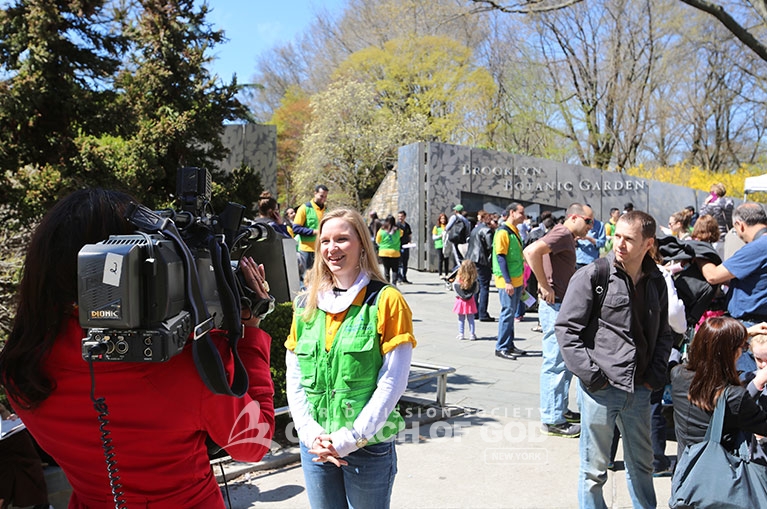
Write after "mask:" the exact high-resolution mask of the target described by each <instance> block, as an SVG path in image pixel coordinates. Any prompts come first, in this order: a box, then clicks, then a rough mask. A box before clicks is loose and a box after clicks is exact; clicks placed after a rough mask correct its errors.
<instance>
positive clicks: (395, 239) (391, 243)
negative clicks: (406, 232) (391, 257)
mask: <svg viewBox="0 0 767 509" xmlns="http://www.w3.org/2000/svg"><path fill="white" fill-rule="evenodd" d="M378 232H379V235H380V238H381V242H380V244H378V249H379V251H383V250H385V249H389V250H392V251H397V252H399V250H400V247H401V245H400V244H401V243H402V242H401V239H402V237H401V235H402V234H399V235H393V234H391V233H389V232H387V231H386V230H384V229H383V228H381V229H380V230H378ZM392 232H397V229H396V228H395V229H394V230H392Z"/></svg>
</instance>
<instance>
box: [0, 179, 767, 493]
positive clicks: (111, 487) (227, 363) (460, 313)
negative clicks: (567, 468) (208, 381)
mask: <svg viewBox="0 0 767 509" xmlns="http://www.w3.org/2000/svg"><path fill="white" fill-rule="evenodd" d="M725 195H726V192H725V189H724V186H722V185H721V184H715V185H713V186H712V187H711V194H710V196H709V197H708V198H707V199H706V203H705V204H704V206H703V207H702V208H701V210H700V211H698V213H695V210H694V208H692V207H688V208H685V209H682V210H680V211H679V212H676V213H674V214H671V216H670V217H669V218H668V223H667V226H664V227H660V228H659V227H658V225H657V223H656V220H655V218H653V217H652V216H651V215H649V214H647V213H646V212H644V211H641V210H635V209H634V206H633V204H631V203H627V204H625V206H624V208H623V210H619V209H618V208H613V209H611V210H610V213H609V218H608V219H607V220H606V221H604V222H603V221H600V220H599V219H597V218H595V217H594V210H593V209H592V208H591V207H590V206H589V205H588V204H584V203H572V204H570V206H569V207H568V208H567V209H566V210H565V211H564V215H562V216H561V217H555V216H553V215H552V214H551V212H543V213H542V214H541V215H540V217H538V218H536V220H535V221H533V220H532V218H530V217H528V215H527V214H526V211H525V206H524V205H523V204H522V203H519V202H511V203H509V204H508V206H506V207H505V208H504V209H503V211H502V212H499V213H491V212H488V211H485V210H479V211H477V212H476V215H475V217H476V221H475V222H474V224H472V222H473V221H471V220H470V218H469V215H468V213H467V212H468V211H467V210H466V208H465V207H464V205H463V204H460V203H459V204H456V205H455V206H454V207H453V208H452V213H451V214H447V213H441V214H439V216H438V218H437V219H436V222H435V224H434V225H433V227H432V228H431V233H432V238H431V241H432V246H433V249H434V250H435V251H436V255H437V257H436V258H437V259H438V260H439V263H438V270H437V273H438V276H440V277H441V278H443V279H445V280H446V281H447V282H448V288H450V290H452V291H453V292H454V293H455V300H454V303H453V308H452V310H453V312H454V313H455V314H456V315H457V318H458V321H457V325H458V334H457V339H458V340H459V341H462V340H469V341H470V340H475V339H476V338H477V336H476V329H475V326H476V321H481V322H497V340H496V342H495V345H494V351H495V356H496V357H497V358H498V359H500V361H499V362H503V361H516V360H519V359H521V358H527V357H529V356H530V352H528V351H525V350H522V349H520V348H518V347H517V346H516V344H515V323H517V322H519V321H520V320H522V319H523V317H524V315H525V312H526V311H531V310H535V311H537V315H538V319H539V327H540V328H539V329H538V330H539V331H540V332H541V333H542V351H541V357H542V363H541V368H540V420H541V431H542V433H544V434H547V435H550V436H556V437H564V438H578V439H579V444H580V445H579V447H580V459H579V462H580V467H579V486H578V501H579V504H580V506H581V507H585V508H591V507H604V497H603V494H602V490H603V487H604V484H605V481H606V479H607V470H608V469H609V468H611V465H612V464H613V462H614V457H615V450H616V446H617V445H616V444H617V441H618V440H619V439H620V440H622V441H623V449H624V458H625V463H626V468H627V473H628V475H627V481H628V484H629V493H630V496H631V498H632V503H633V504H634V506H635V507H655V506H656V505H657V500H656V496H655V492H654V488H653V482H652V479H653V477H654V476H659V475H672V474H673V471H674V465H675V464H676V459H675V458H668V457H666V455H665V433H666V425H667V424H666V421H665V418H664V413H663V408H664V402H663V397H664V390H665V392H668V388H669V387H671V395H672V400H673V407H674V426H675V430H676V440H677V443H678V451H679V452H678V454H679V455H680V456H681V455H682V454H683V453H684V450H685V448H686V447H688V446H691V445H692V444H695V443H698V442H700V441H702V440H703V439H704V437H705V431H706V429H707V427H708V423H709V420H710V418H711V415H712V412H713V409H714V408H715V406H716V402H717V400H718V398H720V397H725V398H726V401H727V408H728V411H727V413H726V414H725V419H724V430H725V439H724V440H723V443H725V444H729V445H730V446H732V447H734V444H735V443H736V442H737V441H739V440H743V439H744V438H743V437H744V436H746V437H753V440H754V443H756V444H757V446H756V447H755V449H756V450H760V447H761V442H760V440H759V439H760V437H762V436H764V435H767V406H765V405H767V389H765V386H766V385H767V235H765V233H767V215H766V213H765V210H764V208H763V207H762V206H760V205H758V204H755V203H743V204H741V205H739V206H738V207H737V208H736V207H734V204H733V202H732V200H730V199H728V198H726V196H725ZM327 196H328V188H327V187H326V186H324V185H318V186H316V187H315V189H314V196H313V197H312V199H311V200H309V201H307V202H306V203H303V204H301V205H300V206H298V207H297V208H295V209H294V208H292V207H291V208H288V209H287V210H286V212H285V215H283V214H281V212H280V207H279V204H278V203H277V200H276V199H275V198H274V197H273V196H271V195H270V194H269V193H264V194H262V195H261V197H260V199H259V202H258V204H257V209H258V216H259V217H258V219H257V220H258V221H263V222H266V223H267V224H269V225H270V226H271V227H272V228H274V230H275V231H276V232H277V233H278V234H279V235H281V236H283V237H285V238H295V239H296V249H297V258H298V260H299V267H300V277H301V282H302V284H301V286H302V291H301V292H300V293H299V295H298V296H297V297H296V299H295V301H294V314H293V321H292V324H291V328H290V333H289V335H288V338H287V340H286V341H285V347H286V350H287V352H286V367H287V373H286V378H287V396H288V401H289V405H290V410H291V415H292V418H293V421H294V423H295V428H296V431H297V434H298V438H299V441H300V450H301V465H302V469H303V474H304V479H305V482H306V489H307V495H308V497H309V500H310V502H311V505H312V507H315V508H325V507H327V508H335V507H347V506H348V507H382V508H384V507H388V506H389V504H390V499H391V491H392V486H393V482H394V477H395V475H396V472H397V459H396V450H395V445H394V438H395V437H396V435H397V434H398V433H399V432H400V431H401V430H402V429H403V427H404V421H403V418H402V416H401V415H400V414H399V412H398V410H397V403H398V401H399V399H400V397H401V396H402V394H403V392H404V391H405V388H406V386H407V380H408V374H409V371H410V365H411V358H412V351H413V348H414V347H415V346H416V340H415V337H414V335H413V321H412V312H411V310H410V308H409V306H408V304H407V302H406V300H405V299H404V297H403V295H402V293H400V291H399V290H398V288H397V285H399V284H402V283H405V284H409V283H410V281H409V280H408V277H407V275H408V265H409V253H410V251H409V250H410V248H411V247H412V246H413V244H412V240H413V238H412V235H413V230H412V228H411V226H410V224H409V223H408V222H407V212H406V211H404V210H400V211H399V212H397V213H396V217H395V215H394V214H390V215H387V216H386V217H384V218H383V219H380V218H379V217H378V214H377V213H376V212H371V213H369V215H368V221H367V222H366V221H365V219H363V216H362V215H361V214H360V213H359V212H357V211H355V210H351V209H348V208H336V209H333V210H328V209H327ZM130 201H131V198H130V197H129V196H127V195H124V194H122V193H117V192H112V191H105V190H100V189H93V190H83V191H78V192H75V193H73V194H72V195H70V196H68V197H66V198H64V199H62V200H61V201H60V202H59V203H58V204H57V205H56V206H55V207H54V208H53V209H52V210H51V211H50V212H49V213H48V214H47V215H46V217H45V218H44V219H43V221H42V222H41V223H40V225H39V227H38V228H37V230H36V231H35V233H34V235H33V237H32V241H31V243H30V246H29V250H28V253H27V258H26V262H25V270H24V275H23V279H22V283H21V287H20V292H19V304H18V307H17V309H16V315H15V321H14V328H13V331H12V333H11V335H10V338H9V341H8V343H7V345H6V347H5V348H4V350H3V351H2V353H0V381H1V382H2V384H3V386H4V387H5V390H6V391H7V394H8V396H9V398H10V402H11V404H12V405H13V407H14V410H15V411H16V412H17V413H18V416H19V417H20V418H21V419H23V421H24V423H25V424H26V426H27V429H28V430H29V432H30V433H31V435H29V436H30V438H31V437H34V440H35V441H36V443H38V444H39V445H40V446H41V447H42V448H43V449H44V450H45V452H46V453H49V454H50V455H51V457H52V458H53V459H54V460H55V461H56V462H57V463H58V464H59V465H60V466H61V467H62V468H63V469H64V471H65V472H66V474H67V478H68V479H69V481H70V483H71V484H72V488H73V495H72V502H71V506H72V507H92V506H106V505H110V504H117V503H123V504H127V505H128V506H132V505H152V506H153V507H223V500H222V497H221V493H220V491H219V490H218V487H217V485H216V483H215V478H214V477H213V475H212V472H211V470H210V467H209V463H208V447H209V445H210V443H209V442H211V441H212V442H214V443H215V444H219V445H220V446H222V447H224V448H225V449H226V451H227V453H228V454H229V455H231V456H232V457H233V458H236V459H242V460H246V461H255V460H258V459H260V458H261V457H262V456H263V455H264V454H265V452H266V451H267V450H268V443H269V440H270V438H271V435H272V433H273V431H274V409H273V391H274V389H273V383H272V379H271V375H270V372H269V366H270V359H269V355H270V353H269V352H270V348H269V347H270V342H271V338H270V337H269V336H268V335H267V334H266V333H264V332H263V331H262V330H261V329H260V327H259V325H260V320H261V319H262V316H253V314H252V312H250V310H248V309H246V308H243V312H242V316H241V321H242V325H243V337H242V341H241V342H240V347H239V348H240V350H239V354H240V356H241V357H242V358H243V359H244V360H245V365H246V367H247V370H248V380H249V385H248V387H247V391H246V394H245V395H244V397H242V398H236V397H228V396H220V395H214V394H213V393H212V392H211V391H209V390H208V389H207V388H206V387H205V385H204V383H203V381H202V380H201V379H200V377H199V376H198V374H197V371H196V370H195V359H194V358H193V354H192V351H191V350H190V349H185V350H184V351H183V352H182V353H181V354H180V355H177V356H175V357H173V358H172V359H171V360H169V361H168V362H166V363H163V364H156V363H146V364H139V365H138V366H137V365H133V364H125V363H95V364H94V363H90V364H89V363H86V362H84V361H83V359H82V356H81V355H82V349H81V347H80V341H81V338H82V337H84V332H83V329H82V328H81V325H80V323H79V321H78V316H77V312H78V308H77V302H76V301H77V253H78V251H79V250H80V248H81V247H82V246H83V245H85V244H89V243H95V242H98V241H99V240H103V239H105V238H106V237H108V236H109V235H111V234H126V233H131V232H133V231H134V230H135V227H133V226H132V225H131V224H129V223H128V222H127V221H126V220H125V219H124V217H125V208H126V207H127V206H128V204H129V203H130ZM658 231H661V232H662V233H661V234H660V235H658V234H657V232H658ZM727 233H731V234H734V235H736V236H737V237H738V238H739V240H740V241H741V242H742V244H743V246H742V247H741V248H740V249H738V250H737V251H735V253H734V254H733V255H732V256H729V257H726V258H725V257H724V256H723V253H724V245H723V240H722V239H723V237H724V235H725V234H727ZM239 270H240V271H241V273H242V276H243V281H244V282H245V284H246V285H247V286H248V288H249V290H250V291H251V292H254V293H255V294H256V295H258V296H260V297H262V298H268V284H267V283H266V279H267V276H268V275H267V274H265V273H264V269H263V266H261V265H258V264H256V263H255V262H254V261H253V260H252V259H248V258H244V259H243V260H241V261H240V263H239ZM491 283H492V285H493V286H494V287H495V288H496V289H497V293H498V296H499V297H498V298H499V303H500V314H499V316H498V317H497V318H496V317H493V316H490V314H489V313H488V302H489V299H490V288H491ZM723 285H726V288H724V287H723ZM533 330H535V329H533ZM212 336H213V340H214V342H215V344H216V346H217V348H218V349H219V350H220V351H221V354H222V356H223V363H224V369H226V370H227V371H229V370H231V369H232V368H233V366H232V363H233V359H231V358H229V357H227V356H226V349H224V348H223V344H224V343H225V341H226V339H225V337H224V336H225V335H224V331H219V330H217V329H214V330H213V331H212ZM573 375H574V376H575V378H576V380H575V383H576V384H577V394H578V401H577V410H576V409H574V408H575V407H574V408H571V402H570V401H569V394H570V384H571V382H572V381H573ZM95 382H97V383H98V391H97V392H100V393H103V395H104V396H105V398H106V401H107V402H108V403H109V412H108V414H107V413H106V411H105V409H103V408H102V411H101V414H100V420H101V429H100V430H99V427H98V426H97V427H96V431H94V429H93V421H94V420H95V417H94V409H93V408H89V407H90V406H91V405H92V404H93V403H94V402H95V401H96V400H95V399H94V390H95V389H94V383H95ZM138 408H141V409H142V411H141V412H136V411H135V410H136V409H138ZM254 409H255V410H254ZM168 412H170V414H172V415H173V418H172V419H159V420H158V419H157V418H156V416H157V415H160V414H163V415H166V414H168ZM243 412H247V413H248V415H249V416H250V418H251V419H255V420H253V421H251V422H250V423H249V424H248V426H247V429H244V430H239V431H237V433H238V434H237V437H238V440H236V441H234V442H232V440H231V438H232V436H235V435H233V431H234V430H238V429H239V428H238V425H240V423H239V422H238V421H239V419H240V416H241V415H242V414H243ZM106 415H109V417H108V418H107V417H106ZM14 417H15V416H14ZM107 428H109V430H108V431H106V429H107ZM135 429H142V430H145V431H146V430H150V431H151V432H150V433H149V434H147V433H142V434H141V435H140V436H138V435H136V434H133V433H131V430H135ZM148 435H149V436H148ZM107 436H108V437H109V438H108V439H107V438H106V437H107ZM243 438H246V439H243ZM747 439H749V438H747ZM25 447H28V444H25ZM159 450H162V451H164V454H163V466H162V467H160V466H159V465H148V464H147V463H146V458H149V457H153V456H154V454H155V453H156V451H159ZM105 454H106V459H107V460H108V461H107V468H105V467H104V455H105ZM765 458H767V455H765V454H764V451H762V461H763V462H764V463H765V465H767V461H764V459H765ZM757 460H759V458H758V455H757ZM110 461H111V462H112V463H110ZM117 465H119V469H118V468H116V466H117ZM765 475H767V471H766V474H765ZM150 479H151V481H150ZM674 479H675V480H674V482H680V481H677V480H676V478H674ZM0 488H3V489H5V490H6V491H7V490H8V489H9V488H5V487H4V485H3V484H2V483H0ZM30 489H31V488H30ZM38 490H39V488H38ZM3 495H4V493H3V492H0V499H2V498H3ZM15 496H16V497H17V500H18V501H21V500H35V503H37V502H36V499H33V498H23V497H20V496H19V494H16V495H15ZM41 502H42V503H43V504H45V503H47V502H46V501H45V500H41ZM2 503H7V500H6V501H5V502H0V504H2Z"/></svg>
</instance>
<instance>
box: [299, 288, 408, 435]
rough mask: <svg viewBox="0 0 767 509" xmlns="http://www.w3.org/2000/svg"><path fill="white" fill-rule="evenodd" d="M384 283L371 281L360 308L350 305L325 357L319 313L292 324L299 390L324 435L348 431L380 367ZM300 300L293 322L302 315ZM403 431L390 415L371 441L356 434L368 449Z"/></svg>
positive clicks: (401, 424)
mask: <svg viewBox="0 0 767 509" xmlns="http://www.w3.org/2000/svg"><path fill="white" fill-rule="evenodd" d="M384 287H385V285H384V283H381V282H379V281H371V282H370V283H368V285H367V287H366V289H365V299H364V301H363V303H362V305H361V306H355V305H352V306H351V307H349V311H348V312H347V314H346V318H344V321H343V323H342V324H341V327H340V328H339V330H338V334H337V335H336V337H335V339H334V340H333V344H332V345H331V347H330V351H329V352H328V351H325V312H324V311H322V310H319V309H318V310H317V312H316V313H315V314H314V317H313V318H312V319H311V320H310V321H308V322H307V321H305V320H301V319H297V320H296V337H297V338H298V341H297V343H296V348H295V350H294V352H295V354H296V357H297V358H298V366H299V368H300V370H301V385H302V387H303V388H304V392H305V393H306V397H307V399H308V401H309V404H310V406H311V412H312V417H313V418H314V420H315V421H317V423H319V424H320V426H322V427H323V428H324V429H325V430H326V431H328V432H329V433H332V432H334V431H337V430H339V429H341V428H344V427H345V428H348V429H350V430H351V429H352V428H353V424H354V419H356V418H357V416H358V415H359V413H360V412H361V411H362V408H363V407H364V406H365V405H366V404H367V402H368V400H370V397H371V396H372V395H373V392H374V391H375V389H376V386H377V382H378V372H379V371H380V370H381V366H382V365H383V356H382V355H381V347H380V344H381V343H380V336H379V334H378V296H379V295H380V292H381V290H382V289H383V288H384ZM300 300H302V298H301V297H299V298H298V299H296V310H295V313H294V316H296V317H298V316H299V315H301V313H303V302H300ZM404 428H405V421H404V419H403V418H402V416H401V415H400V413H399V411H398V410H397V409H394V410H393V411H392V413H391V414H389V417H388V418H387V419H386V423H385V424H384V426H383V427H382V428H381V430H380V431H379V432H378V433H376V435H375V436H374V437H370V436H367V434H366V432H365V430H356V431H357V432H362V433H363V435H364V436H365V438H367V439H368V443H369V444H375V443H378V442H383V441H386V440H387V439H389V438H391V437H393V436H394V435H396V434H397V433H399V432H400V431H401V430H403V429H404Z"/></svg>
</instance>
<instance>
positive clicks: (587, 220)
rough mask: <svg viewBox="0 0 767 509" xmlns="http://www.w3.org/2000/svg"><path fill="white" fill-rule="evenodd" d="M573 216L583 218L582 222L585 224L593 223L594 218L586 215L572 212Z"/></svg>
mask: <svg viewBox="0 0 767 509" xmlns="http://www.w3.org/2000/svg"><path fill="white" fill-rule="evenodd" d="M573 217H580V218H581V219H583V222H584V223H586V224H594V219H593V218H590V217H586V216H579V215H578V214H573Z"/></svg>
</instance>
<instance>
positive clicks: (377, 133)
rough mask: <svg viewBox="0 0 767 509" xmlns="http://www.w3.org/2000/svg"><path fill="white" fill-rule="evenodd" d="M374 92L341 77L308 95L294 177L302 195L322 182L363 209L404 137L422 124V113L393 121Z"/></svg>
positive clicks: (336, 199) (337, 197)
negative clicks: (309, 115) (308, 115)
mask: <svg viewBox="0 0 767 509" xmlns="http://www.w3.org/2000/svg"><path fill="white" fill-rule="evenodd" d="M377 95H378V94H377V92H376V90H375V87H374V85H373V84H370V83H362V82H357V81H347V80H340V81H338V82H336V83H334V84H333V85H331V86H330V87H329V88H328V89H327V90H326V91H325V92H322V93H319V94H316V95H315V96H313V97H312V100H311V106H312V111H313V112H314V114H313V116H312V121H311V123H310V124H309V126H308V128H307V131H306V134H305V136H304V141H303V147H302V151H301V157H300V159H299V164H298V170H299V171H298V172H297V173H298V174H297V178H296V180H297V187H298V191H299V192H300V193H302V194H301V195H302V196H306V195H309V194H310V190H311V188H312V187H313V186H315V185H316V184H317V183H324V184H326V185H328V187H329V188H330V192H331V196H330V200H331V201H332V203H334V204H338V205H346V206H350V207H354V208H356V209H357V210H363V209H364V207H365V205H366V204H367V202H368V201H369V200H370V198H371V197H372V196H373V193H374V192H375V190H376V188H377V187H378V184H379V183H380V182H381V180H382V179H383V177H384V175H385V174H386V171H387V170H389V169H391V168H392V167H393V166H394V163H395V162H396V158H397V148H398V147H399V145H400V144H402V142H403V138H407V137H412V136H414V133H415V132H417V131H418V130H420V129H423V128H425V127H426V125H425V122H424V119H423V118H420V119H418V118H414V119H408V120H407V121H406V123H403V122H402V121H398V120H397V119H396V118H394V117H393V116H392V115H391V113H390V112H389V111H388V110H386V109H382V108H380V107H379V106H378V105H379V98H378V97H377ZM320 113H321V114H320Z"/></svg>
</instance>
